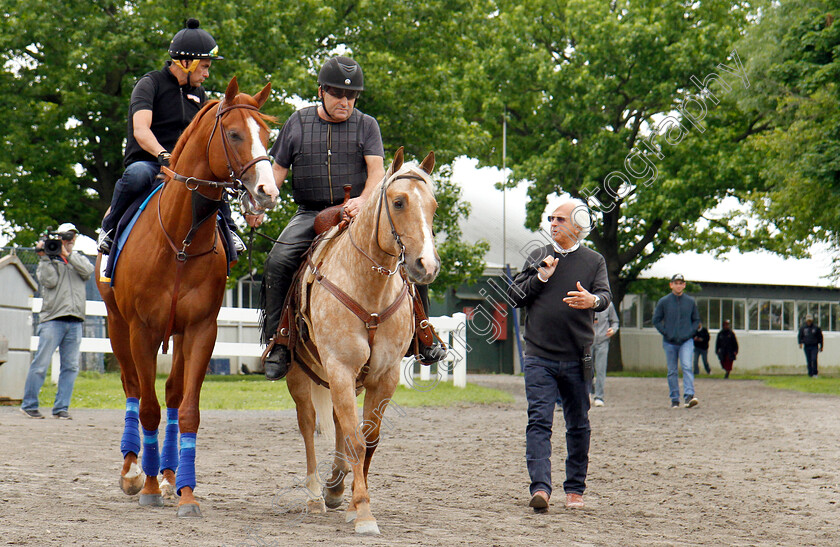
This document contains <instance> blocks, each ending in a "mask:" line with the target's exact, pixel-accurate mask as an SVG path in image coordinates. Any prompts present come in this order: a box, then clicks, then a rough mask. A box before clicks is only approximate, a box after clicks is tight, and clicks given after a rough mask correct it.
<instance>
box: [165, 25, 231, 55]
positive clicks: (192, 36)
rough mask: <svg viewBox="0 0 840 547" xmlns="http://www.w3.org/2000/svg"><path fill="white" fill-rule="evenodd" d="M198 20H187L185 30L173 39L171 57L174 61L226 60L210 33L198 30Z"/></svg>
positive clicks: (170, 47)
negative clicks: (220, 53)
mask: <svg viewBox="0 0 840 547" xmlns="http://www.w3.org/2000/svg"><path fill="white" fill-rule="evenodd" d="M198 25H199V22H198V19H192V18H190V19H187V21H186V22H185V23H184V28H183V29H181V30H179V31H178V34H176V35H175V37H174V38H172V43H171V44H169V56H170V57H172V58H173V59H179V60H180V59H224V57H222V56H221V55H219V46H217V45H216V40H214V39H213V37H212V36H210V33H209V32H207V31H206V30H204V29H200V28H198Z"/></svg>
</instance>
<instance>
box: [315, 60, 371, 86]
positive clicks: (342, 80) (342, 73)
mask: <svg viewBox="0 0 840 547" xmlns="http://www.w3.org/2000/svg"><path fill="white" fill-rule="evenodd" d="M318 85H319V86H321V87H324V86H329V87H338V88H341V89H352V90H355V91H362V90H363V89H364V88H365V77H364V74H362V67H360V66H359V63H357V62H356V61H354V60H353V59H351V58H350V57H344V56H343V55H342V56H339V57H333V58H331V59H327V62H326V63H324V66H322V67H321V71H320V72H319V73H318Z"/></svg>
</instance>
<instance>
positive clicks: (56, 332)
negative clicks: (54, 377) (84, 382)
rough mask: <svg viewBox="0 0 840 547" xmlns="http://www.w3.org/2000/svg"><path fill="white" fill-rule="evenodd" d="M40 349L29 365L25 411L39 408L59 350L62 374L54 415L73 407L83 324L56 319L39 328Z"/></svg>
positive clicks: (23, 406) (60, 375) (25, 392)
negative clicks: (42, 389)
mask: <svg viewBox="0 0 840 547" xmlns="http://www.w3.org/2000/svg"><path fill="white" fill-rule="evenodd" d="M38 336H39V337H40V338H39V340H38V350H37V351H36V352H35V357H34V358H33V359H32V364H31V365H29V374H28V375H27V376H26V387H24V391H23V403H22V404H21V405H20V407H21V408H22V409H23V410H37V409H38V394H39V393H40V392H41V387H42V386H43V385H44V378H45V377H46V375H47V367H48V366H49V365H50V363H51V362H52V356H53V353H55V349H56V348H58V351H59V355H60V357H61V371H60V373H59V375H58V391H57V392H56V394H55V403H54V404H53V410H52V411H53V414H58V413H59V412H61V411H62V410H67V409H68V408H69V407H70V398H71V397H72V396H73V384H75V383H76V376H77V375H78V374H79V346H80V345H81V343H82V322H81V321H64V320H61V319H54V320H52V321H44V322H43V323H41V324H40V325H38Z"/></svg>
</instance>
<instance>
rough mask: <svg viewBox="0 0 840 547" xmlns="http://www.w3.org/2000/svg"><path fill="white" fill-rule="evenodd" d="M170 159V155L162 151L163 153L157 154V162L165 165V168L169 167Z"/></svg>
mask: <svg viewBox="0 0 840 547" xmlns="http://www.w3.org/2000/svg"><path fill="white" fill-rule="evenodd" d="M170 157H172V154H170V153H169V152H167V151H166V150H164V151H163V152H161V153H160V154H158V156H157V161H158V163H159V164H161V165H165V166H166V167H169V158H170Z"/></svg>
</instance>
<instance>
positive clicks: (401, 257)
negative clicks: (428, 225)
mask: <svg viewBox="0 0 840 547" xmlns="http://www.w3.org/2000/svg"><path fill="white" fill-rule="evenodd" d="M400 179H410V180H419V181H421V182H423V183H425V184H428V182H427V181H426V179H424V178H423V177H419V176H417V175H412V174H410V173H405V174H402V175H398V176H396V177H392V178H390V179H388V180H387V181H385V182H384V183H383V184H382V190H381V191H380V192H379V200H378V202H377V204H376V246H377V247H379V250H380V251H382V252H383V253H385V254H386V255H388V256H390V257H393V258H397V259H398V260H397V265H396V266H394V269H393V270H389V269H388V268H386V267H385V266H382V265H380V264H379V263H378V262H376V260H374V259H373V257H371V256H370V255H369V254H367V253H366V252H365V251H364V250H362V248H361V247H359V246H358V245H356V242H355V241H353V231H352V229H351V228H352V221H351V226H350V227H348V229H347V233H348V235H349V237H350V243H352V244H353V247H355V248H356V250H357V251H359V252H360V253H361V254H362V255H363V256H364V257H365V258H367V259H368V260H370V261H371V262H372V263H373V266H372V267H371V269H372V270H373V271H375V272H377V273H380V274H382V275H385V276H388V277H391V276H392V275H394V274H395V273H397V272H398V271H399V269H400V267H401V266H402V265H403V264H405V245H404V244H403V242H402V239H401V238H400V234H399V233H397V227H396V226H394V219H393V217H391V207H390V205H389V204H388V203H387V200H386V199H385V192H386V191H387V190H388V187H389V186H390V185H391V183H393V182H394V181H395V180H400ZM383 202H385V214H386V216H387V217H388V224H390V226H391V235H392V236H394V241H395V242H396V243H397V246H398V247H399V248H400V253H399V255H394V254H391V253H389V252H388V251H386V250H385V249H383V248H382V244H381V243H379V220H380V219H381V218H382V203H383Z"/></svg>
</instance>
